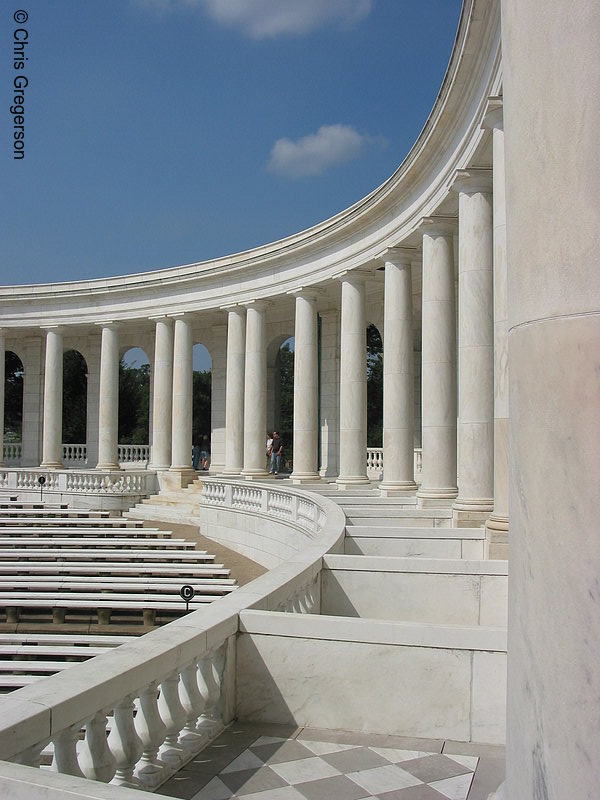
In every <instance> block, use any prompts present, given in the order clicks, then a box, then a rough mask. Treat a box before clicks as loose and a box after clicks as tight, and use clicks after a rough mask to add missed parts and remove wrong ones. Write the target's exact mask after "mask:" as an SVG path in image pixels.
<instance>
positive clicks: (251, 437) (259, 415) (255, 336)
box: [242, 300, 267, 478]
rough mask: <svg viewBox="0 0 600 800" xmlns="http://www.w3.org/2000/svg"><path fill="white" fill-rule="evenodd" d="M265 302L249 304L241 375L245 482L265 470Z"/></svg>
mask: <svg viewBox="0 0 600 800" xmlns="http://www.w3.org/2000/svg"><path fill="white" fill-rule="evenodd" d="M266 308H267V304H266V302H265V301H261V300H258V301H254V302H251V303H248V306H247V311H246V360H245V372H244V469H243V470H242V475H245V476H246V477H247V478H260V477H263V476H265V475H266V474H267V471H266V470H265V443H266V431H267V344H266Z"/></svg>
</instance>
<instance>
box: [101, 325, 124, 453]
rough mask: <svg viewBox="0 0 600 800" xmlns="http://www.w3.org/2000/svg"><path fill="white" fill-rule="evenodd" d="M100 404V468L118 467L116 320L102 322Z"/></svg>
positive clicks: (117, 336)
mask: <svg viewBox="0 0 600 800" xmlns="http://www.w3.org/2000/svg"><path fill="white" fill-rule="evenodd" d="M98 406H99V407H98V469H118V468H119V334H118V331H117V326H116V325H115V324H114V323H103V324H102V343H101V349H100V397H99V403H98Z"/></svg>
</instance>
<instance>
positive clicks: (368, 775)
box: [347, 765, 423, 794]
mask: <svg viewBox="0 0 600 800" xmlns="http://www.w3.org/2000/svg"><path fill="white" fill-rule="evenodd" d="M347 777H348V778H350V780H351V781H354V782H355V783H358V785H359V786H362V787H363V789H366V790H367V791H368V792H373V794H380V793H381V792H393V791H394V790H396V789H407V788H408V787H409V786H418V785H419V784H421V783H423V781H420V780H419V779H418V778H415V776H414V775H411V774H410V773H409V772H406V771H405V770H403V769H400V767H397V766H395V765H390V766H389V767H376V768H375V769H365V770H361V771H360V772H350V773H348V774H347Z"/></svg>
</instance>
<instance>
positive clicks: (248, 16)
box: [135, 0, 373, 39]
mask: <svg viewBox="0 0 600 800" xmlns="http://www.w3.org/2000/svg"><path fill="white" fill-rule="evenodd" d="M135 1H136V3H137V4H138V5H140V6H144V7H148V8H153V9H155V10H162V11H166V10H168V9H171V8H175V7H180V8H182V7H186V6H187V7H191V8H201V9H203V10H204V11H205V12H206V13H207V14H208V16H209V17H211V19H213V20H214V21H215V22H218V23H219V24H221V25H226V26H229V27H233V28H237V29H238V30H240V31H241V32H242V33H243V34H245V35H246V36H250V37H251V38H252V39H268V38H273V37H275V36H280V35H302V34H305V33H310V31H313V30H315V29H317V28H321V27H323V26H325V25H331V24H334V25H335V24H337V25H341V26H343V27H349V26H352V25H356V24H357V23H358V22H360V21H361V20H363V19H364V18H365V17H366V16H368V15H369V13H370V12H371V8H372V7H373V0H135Z"/></svg>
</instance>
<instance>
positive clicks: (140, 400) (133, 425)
mask: <svg viewBox="0 0 600 800" xmlns="http://www.w3.org/2000/svg"><path fill="white" fill-rule="evenodd" d="M149 410H150V365H149V364H142V366H141V367H133V366H131V367H128V366H127V365H126V364H124V363H123V360H121V362H120V364H119V444H148V435H149V434H148V431H149Z"/></svg>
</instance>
